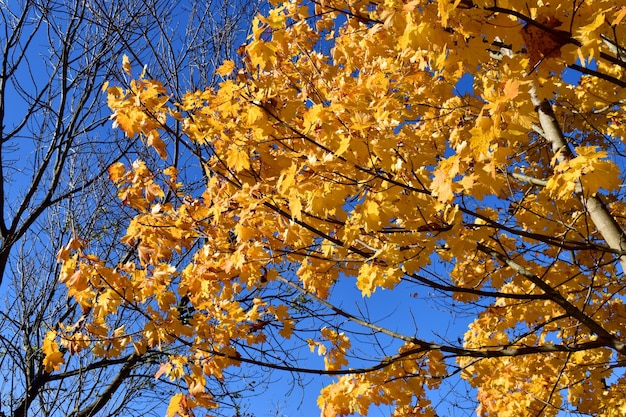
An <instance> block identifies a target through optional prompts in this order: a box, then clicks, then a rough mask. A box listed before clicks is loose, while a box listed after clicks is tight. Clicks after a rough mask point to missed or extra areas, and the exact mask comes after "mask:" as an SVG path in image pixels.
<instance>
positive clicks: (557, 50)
mask: <svg viewBox="0 0 626 417" xmlns="http://www.w3.org/2000/svg"><path fill="white" fill-rule="evenodd" d="M535 22H537V23H539V24H541V25H543V26H545V27H546V28H549V29H552V30H551V31H546V30H544V29H542V28H540V27H537V26H535V25H533V24H531V23H527V24H526V25H525V26H524V27H523V28H522V37H523V38H524V43H525V44H526V48H527V49H528V54H529V65H530V66H531V68H534V67H535V66H536V65H537V64H538V63H539V62H541V61H542V60H544V59H548V58H558V57H560V56H561V47H563V46H564V45H566V44H568V43H569V42H570V39H569V38H570V34H569V32H566V31H564V30H559V29H556V28H557V27H559V26H560V25H561V21H560V20H559V19H557V18H555V17H554V16H539V17H537V19H535Z"/></svg>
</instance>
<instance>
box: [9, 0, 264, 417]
mask: <svg viewBox="0 0 626 417" xmlns="http://www.w3.org/2000/svg"><path fill="white" fill-rule="evenodd" d="M257 6H258V5H257V3H256V2H248V1H241V2H239V1H235V2H229V1H226V0H190V1H181V2H169V1H165V0H140V1H130V0H112V1H111V0H76V1H69V0H19V1H15V2H14V1H11V2H7V1H0V23H2V25H1V26H0V31H1V36H0V39H1V41H0V54H1V55H2V57H1V58H2V59H1V61H0V289H1V290H2V291H1V292H0V294H2V296H1V297H2V298H1V302H2V304H1V307H0V378H1V380H0V387H1V388H0V416H15V417H18V416H61V415H63V416H74V417H87V416H95V415H106V416H114V415H140V414H144V415H146V414H150V413H151V412H152V413H156V410H157V409H158V407H160V406H161V405H162V404H161V403H162V400H164V399H167V398H169V395H167V394H161V393H163V392H168V393H169V392H170V391H171V390H172V389H174V388H176V387H173V386H170V385H168V384H167V383H166V382H163V381H161V382H159V381H155V380H154V370H155V367H156V366H157V365H156V364H157V363H158V361H159V355H160V353H159V352H148V353H146V354H145V355H141V356H139V355H130V356H126V357H121V358H119V359H116V360H100V359H97V358H95V357H94V356H93V355H92V352H89V351H85V352H80V353H79V354H77V355H73V356H72V359H71V360H70V361H69V362H68V363H66V364H65V365H64V367H63V368H62V369H61V370H60V371H59V372H55V373H48V372H46V371H45V369H44V367H43V364H42V359H43V355H42V354H41V346H42V342H43V338H44V337H45V334H46V332H47V331H49V330H51V329H54V328H55V327H56V326H60V325H63V324H64V323H74V322H75V321H76V320H77V319H78V318H79V317H80V315H81V314H83V313H84V312H82V311H80V309H79V308H77V306H76V304H75V302H74V301H68V298H67V296H66V289H65V286H64V285H63V284H60V283H59V282H58V276H59V274H58V272H59V271H58V266H57V263H56V254H57V252H58V251H59V250H60V249H61V248H62V247H63V246H64V245H65V244H67V242H68V241H69V240H71V239H72V238H80V239H85V240H87V241H89V242H90V243H91V245H92V248H91V249H94V250H98V251H100V252H101V251H106V252H107V253H109V256H110V257H112V258H116V259H119V260H122V259H123V258H124V257H126V256H129V252H128V250H127V249H126V248H124V247H123V246H121V245H119V243H116V242H119V238H120V236H121V235H123V233H124V225H125V224H126V220H127V218H128V216H130V215H131V214H132V213H130V212H129V210H128V209H126V208H125V207H123V206H121V205H120V203H119V202H118V199H117V197H116V195H115V191H114V187H112V185H111V184H109V182H108V179H107V174H106V170H107V167H108V166H109V165H110V164H111V163H113V162H115V161H120V160H121V161H132V160H134V159H135V158H137V157H138V155H144V149H143V145H142V144H141V143H137V141H136V139H133V138H127V137H124V136H122V135H121V134H120V133H119V132H117V131H114V130H112V129H111V126H110V123H108V118H109V115H110V112H109V110H108V109H107V107H106V97H105V94H104V93H103V92H102V90H101V87H102V85H103V83H104V81H106V80H114V81H116V82H117V83H122V84H123V83H125V82H126V79H125V74H124V73H123V71H121V68H120V63H121V56H122V54H127V55H128V56H130V57H131V60H132V61H133V63H134V64H136V65H137V67H139V68H141V67H143V66H144V65H145V66H146V68H149V71H151V73H152V74H153V75H154V76H155V77H158V78H159V79H161V80H166V83H168V84H169V86H170V87H172V88H171V90H172V91H183V90H185V89H186V88H189V89H191V88H194V86H195V85H210V84H211V83H212V82H213V81H214V80H212V79H211V75H210V74H211V69H212V68H213V67H214V66H215V65H217V64H219V63H220V62H221V60H223V59H226V58H229V57H233V56H234V57H236V53H235V49H236V48H235V47H236V45H237V44H238V43H240V42H243V40H245V36H246V32H245V30H246V28H247V27H248V26H249V24H248V23H249V21H250V20H251V18H252V16H253V15H254V14H255V13H256V10H257ZM171 146H172V148H173V152H172V157H171V159H172V160H171V163H172V164H173V165H177V164H178V163H179V160H180V158H182V156H181V153H180V152H178V148H177V145H176V143H175V140H173V141H172V142H171ZM144 158H145V155H144ZM137 319H138V318H137V316H136V314H134V313H133V312H132V311H124V312H123V313H121V314H119V317H118V320H119V324H120V325H127V326H128V325H131V326H132V323H133V321H135V320H137ZM229 395H230V398H233V397H236V395H234V394H233V392H232V390H231V391H229V389H228V388H227V387H216V398H217V399H218V400H220V401H226V402H228V401H231V403H232V401H233V400H229Z"/></svg>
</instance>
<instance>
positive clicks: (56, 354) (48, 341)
mask: <svg viewBox="0 0 626 417" xmlns="http://www.w3.org/2000/svg"><path fill="white" fill-rule="evenodd" d="M55 338H56V332H54V331H49V332H48V333H47V334H46V338H45V339H44V341H43V346H42V347H41V350H42V352H43V354H44V355H45V357H44V359H43V365H44V368H45V370H46V372H52V371H58V370H59V369H61V365H62V364H63V363H65V359H64V358H63V354H62V353H61V351H60V350H59V344H58V343H57V342H56V341H55V340H54V339H55Z"/></svg>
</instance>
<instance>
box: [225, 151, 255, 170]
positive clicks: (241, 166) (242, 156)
mask: <svg viewBox="0 0 626 417" xmlns="http://www.w3.org/2000/svg"><path fill="white" fill-rule="evenodd" d="M226 155H227V159H226V162H227V163H228V165H229V166H230V167H231V168H232V169H233V170H235V171H236V172H241V171H243V170H246V169H250V158H249V157H248V154H247V153H246V152H245V151H243V150H242V149H240V148H239V147H238V146H231V147H230V149H228V151H227V152H226Z"/></svg>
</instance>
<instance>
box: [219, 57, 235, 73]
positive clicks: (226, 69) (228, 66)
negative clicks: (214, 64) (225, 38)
mask: <svg viewBox="0 0 626 417" xmlns="http://www.w3.org/2000/svg"><path fill="white" fill-rule="evenodd" d="M234 69H235V63H234V62H233V61H232V60H230V59H227V60H226V61H224V63H223V64H222V65H220V67H219V68H218V69H217V70H216V71H215V73H216V74H217V75H221V76H224V75H228V74H230V73H231V72H233V70H234Z"/></svg>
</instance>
